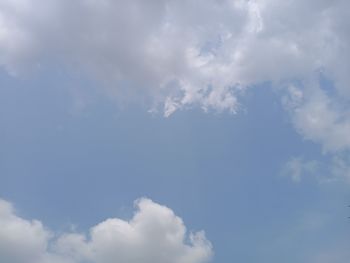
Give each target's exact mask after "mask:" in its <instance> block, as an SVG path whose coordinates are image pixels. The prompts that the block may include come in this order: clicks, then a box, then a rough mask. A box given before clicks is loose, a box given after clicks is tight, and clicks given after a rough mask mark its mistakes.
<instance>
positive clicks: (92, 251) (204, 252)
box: [0, 199, 212, 263]
mask: <svg viewBox="0 0 350 263" xmlns="http://www.w3.org/2000/svg"><path fill="white" fill-rule="evenodd" d="M136 207H137V211H136V212H135V214H134V216H133V218H132V219H131V220H130V221H125V220H122V219H118V218H111V219H107V220H105V221H103V222H101V223H99V224H98V225H96V226H94V227H92V228H91V229H90V232H89V234H82V233H64V234H61V235H59V236H57V235H56V236H55V235H54V234H53V233H51V232H50V231H49V230H47V229H46V228H45V227H44V226H43V225H42V223H40V222H39V221H35V220H34V221H30V220H25V219H23V218H20V217H18V216H17V215H16V214H15V212H14V210H13V207H12V205H11V204H10V203H8V202H6V201H4V200H0V261H1V262H4V263H79V262H91V263H112V262H121V263H122V262H125V263H141V262H142V263H148V262H149V263H158V262H159V263H164V262H169V263H204V262H208V261H209V260H210V259H211V256H212V246H211V244H210V242H209V241H208V240H207V239H206V238H205V235H204V232H197V233H191V234H190V235H189V236H188V235H187V233H186V227H185V226H184V223H183V221H182V220H181V218H179V217H177V216H176V215H175V214H174V212H173V211H172V210H170V209H169V208H167V207H165V206H161V205H159V204H156V203H154V202H153V201H151V200H149V199H140V200H138V201H137V202H136Z"/></svg>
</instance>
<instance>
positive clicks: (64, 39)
mask: <svg viewBox="0 0 350 263" xmlns="http://www.w3.org/2000/svg"><path fill="white" fill-rule="evenodd" d="M349 13H350V2H349V1H346V0H334V1H328V0H310V1H304V0H286V1H280V0H214V1H198V0H186V1H184V0H179V1H174V0H152V1H142V0H131V1H120V0H103V1H97V0H76V1H69V0H46V1H40V0H2V1H0V64H1V65H2V66H3V67H4V68H6V69H7V70H8V71H9V72H11V73H13V74H17V73H19V72H21V70H28V69H31V70H32V69H35V68H36V66H38V67H40V66H43V65H45V63H47V62H49V63H60V64H61V65H65V67H67V68H68V69H71V70H74V71H78V72H84V73H85V74H87V75H89V77H92V78H95V79H96V80H97V81H99V83H100V86H102V87H104V91H105V92H106V93H107V94H109V95H110V96H111V97H113V98H115V99H116V100H120V101H123V102H124V101H127V102H130V101H136V102H138V103H139V102H142V103H146V105H148V107H149V108H150V111H157V110H158V109H159V108H162V111H163V113H164V115H165V116H169V115H171V114H172V113H173V112H175V111H176V110H178V109H183V108H188V107H200V108H202V109H203V110H204V111H208V110H216V111H230V112H236V111H237V110H238V109H239V100H238V99H237V97H238V96H239V95H240V94H241V93H242V90H243V91H244V89H246V88H248V87H251V86H257V85H258V84H259V83H263V82H269V83H272V85H275V86H279V87H286V86H290V85H294V87H293V88H289V94H290V97H289V99H288V101H289V102H288V103H287V104H288V109H289V112H290V113H291V117H292V120H293V123H294V125H295V127H296V129H297V130H298V132H299V133H300V134H302V135H303V136H304V137H305V138H307V139H309V140H312V141H314V142H316V143H320V144H321V145H323V147H324V150H325V151H327V152H339V151H348V150H349V149H350V139H349V138H350V137H349V136H348V134H349V133H350V117H349V114H350V108H349V106H348V105H349V102H350V89H349V84H350V79H349V74H348V69H349V68H350V32H349V28H350V24H349V23H350V22H349V21H350V20H349V19H348V18H349V15H350V14H349ZM320 74H321V75H323V76H326V77H327V78H328V79H329V80H330V81H331V82H332V83H333V84H334V87H333V91H332V92H331V93H332V94H330V93H329V92H328V91H326V90H324V89H322V87H320V86H319V85H318V84H317V83H316V84H315V81H312V79H315V76H316V75H320ZM295 83H300V85H295Z"/></svg>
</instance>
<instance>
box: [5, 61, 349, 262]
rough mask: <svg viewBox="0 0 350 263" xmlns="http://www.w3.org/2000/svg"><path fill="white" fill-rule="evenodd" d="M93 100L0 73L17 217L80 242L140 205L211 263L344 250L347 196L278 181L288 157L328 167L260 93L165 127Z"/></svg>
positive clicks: (69, 80) (80, 84)
mask: <svg viewBox="0 0 350 263" xmlns="http://www.w3.org/2000/svg"><path fill="white" fill-rule="evenodd" d="M81 90H84V98H85V99H83V102H84V103H85V104H86V105H85V106H84V107H82V108H81V107H79V103H78V104H77V101H76V100H77V99H76V98H77V97H79V96H77V94H76V93H77V92H78V93H79V91H81ZM96 90H98V89H95V88H94V84H92V82H90V81H88V80H86V79H84V78H83V77H82V76H77V75H74V76H72V75H69V74H67V73H66V72H64V71H62V70H60V69H58V68H51V69H47V70H45V71H41V72H40V73H36V75H35V76H33V75H31V77H29V76H22V77H20V78H19V77H10V76H9V75H7V74H6V73H5V72H4V71H2V72H0V146H1V148H0V197H1V198H4V199H7V200H9V201H11V202H13V203H14V204H15V205H16V208H17V210H18V212H19V214H20V215H21V216H23V217H25V218H37V219H40V220H41V221H43V222H44V223H45V224H46V225H47V226H48V227H50V228H51V229H53V230H54V231H58V232H59V231H65V230H67V229H69V227H70V224H75V225H76V226H77V229H78V230H79V231H86V230H88V229H89V227H91V226H93V225H95V224H96V223H98V222H101V221H102V220H104V219H106V218H108V217H121V218H125V219H128V218H130V217H131V215H132V212H133V201H134V200H135V199H137V198H140V197H149V198H151V199H153V200H154V201H156V202H158V203H160V204H164V205H167V206H168V207H170V208H171V209H173V210H174V211H175V213H176V214H177V215H179V216H180V217H182V218H183V219H184V221H185V224H186V226H187V227H188V229H189V230H193V231H197V230H201V229H204V230H205V231H206V234H207V237H208V239H209V240H210V241H211V242H212V243H213V245H214V251H215V258H214V262H220V263H221V262H259V263H264V262H266V263H273V262H276V263H277V262H278V263H280V262H284V263H288V262H290V263H296V262H305V263H306V262H308V259H309V258H310V257H312V256H313V255H316V254H317V253H319V252H321V251H322V250H325V249H330V248H333V247H334V248H337V246H342V245H344V244H349V241H350V238H349V237H350V235H349V234H350V224H349V221H348V219H347V216H350V211H348V210H347V209H348V208H346V206H347V204H348V203H349V202H350V192H349V187H348V185H346V184H344V183H340V182H339V183H320V182H318V181H317V180H316V179H315V177H313V176H311V175H310V176H307V175H306V176H305V177H304V178H303V179H302V181H301V182H300V183H294V182H293V181H292V180H291V178H289V177H286V176H282V173H281V170H282V168H283V166H284V165H285V163H286V162H287V161H288V160H289V159H290V158H292V157H295V156H303V157H304V158H306V159H316V160H318V161H321V162H323V161H324V162H327V161H329V156H327V155H322V153H321V152H322V151H321V148H320V146H319V145H316V144H313V143H312V142H309V141H305V140H304V139H303V138H302V137H301V136H300V135H298V134H297V133H296V132H295V130H294V129H293V126H292V124H291V123H290V119H289V118H288V115H287V113H286V111H284V110H283V107H282V105H281V102H280V96H279V94H277V91H273V90H272V89H271V88H270V87H269V85H268V84H266V85H262V86H260V87H256V88H254V89H251V90H248V91H247V93H246V94H245V95H244V96H242V98H241V100H240V102H241V104H242V107H241V111H240V112H239V114H237V115H232V114H228V113H215V112H212V113H203V112H201V111H200V110H198V109H193V110H186V111H179V112H176V113H175V114H174V115H172V116H171V117H170V118H164V117H163V116H162V115H161V114H160V113H159V114H150V113H147V109H146V108H143V107H137V106H135V105H129V106H125V107H123V108H120V107H118V106H117V105H116V103H115V102H114V101H113V100H112V99H107V98H106V97H105V96H104V95H103V94H99V93H97V92H96ZM320 172H322V171H320ZM323 172H326V171H323ZM308 215H311V218H312V219H310V220H311V221H312V222H311V223H310V226H309V225H308V224H306V227H305V223H303V222H304V219H305V218H308ZM318 215H319V217H320V221H321V223H320V224H319V223H318V222H317V220H318V219H317V218H318ZM315 218H316V220H315ZM314 221H316V222H314ZM322 222H323V223H322ZM314 224H315V226H314Z"/></svg>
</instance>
